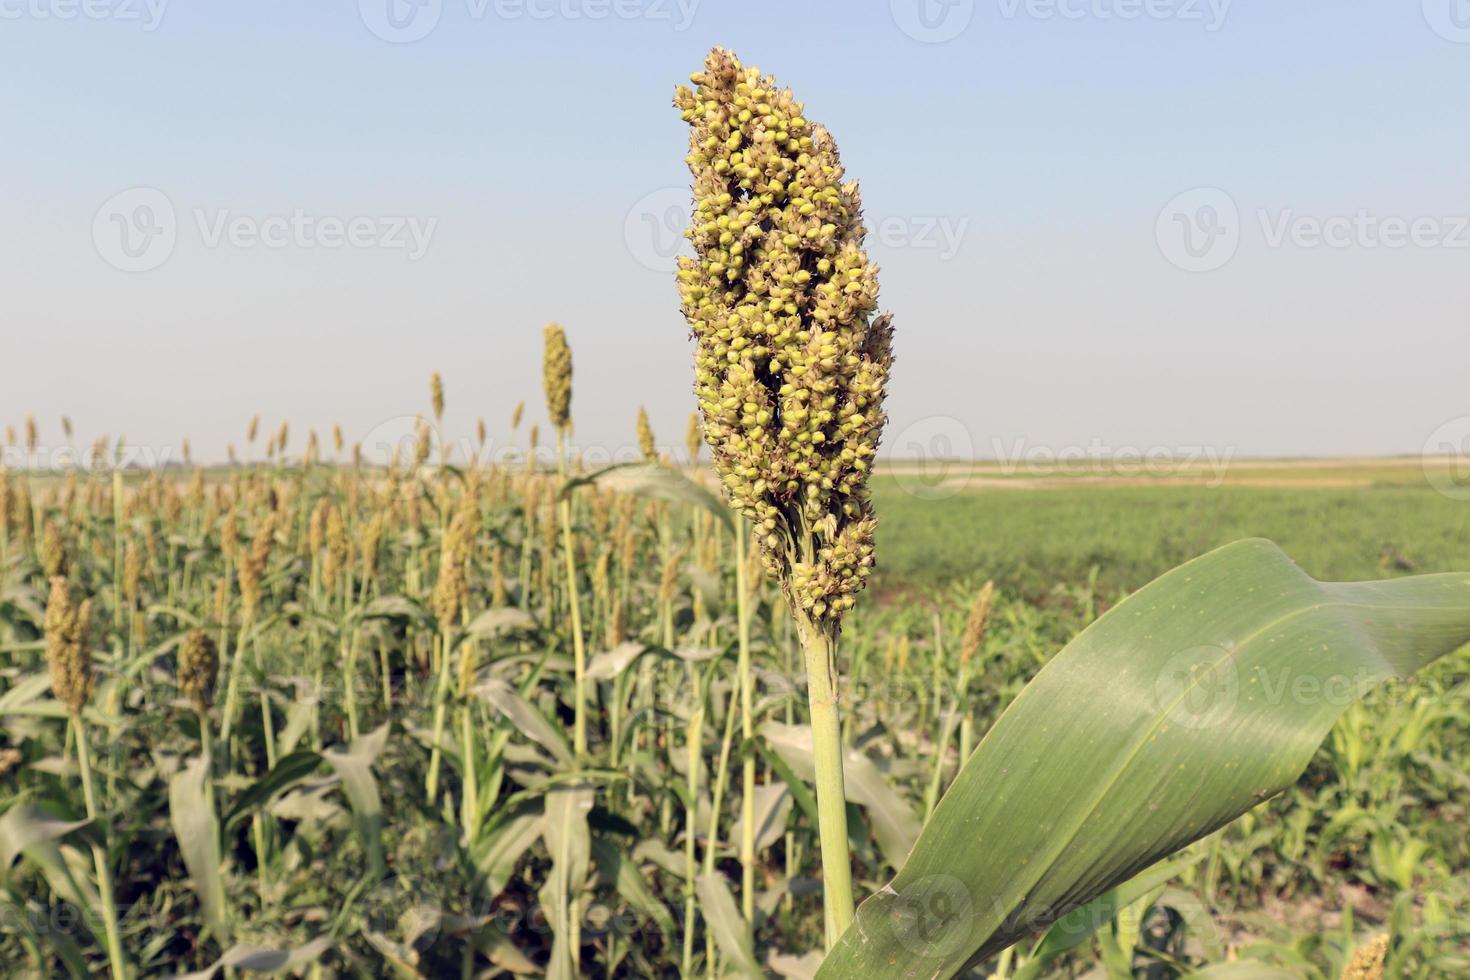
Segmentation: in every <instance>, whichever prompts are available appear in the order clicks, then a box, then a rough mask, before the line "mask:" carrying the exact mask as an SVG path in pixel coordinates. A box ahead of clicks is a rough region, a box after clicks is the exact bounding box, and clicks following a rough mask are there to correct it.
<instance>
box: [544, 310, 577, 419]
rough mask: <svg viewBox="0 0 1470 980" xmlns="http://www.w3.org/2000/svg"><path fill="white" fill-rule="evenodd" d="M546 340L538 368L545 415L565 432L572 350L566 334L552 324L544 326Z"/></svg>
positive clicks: (570, 395)
mask: <svg viewBox="0 0 1470 980" xmlns="http://www.w3.org/2000/svg"><path fill="white" fill-rule="evenodd" d="M545 337H546V348H545V354H544V356H543V357H542V362H541V367H542V384H543V386H544V387H545V388H546V411H547V412H548V413H549V414H550V415H551V424H552V425H554V426H556V427H557V429H560V430H564V429H566V427H567V426H568V425H569V424H570V423H571V421H572V348H571V347H570V346H568V345H567V335H566V332H565V331H564V330H562V328H561V327H559V326H557V325H556V324H555V323H548V324H547V325H546V330H545Z"/></svg>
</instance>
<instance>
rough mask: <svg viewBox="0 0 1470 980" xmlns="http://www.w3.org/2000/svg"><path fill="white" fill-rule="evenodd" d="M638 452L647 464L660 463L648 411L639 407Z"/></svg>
mask: <svg viewBox="0 0 1470 980" xmlns="http://www.w3.org/2000/svg"><path fill="white" fill-rule="evenodd" d="M638 451H639V452H640V453H642V454H643V461H644V462H646V463H656V462H658V447H657V446H656V445H655V444H654V440H653V425H652V423H650V422H649V421H648V409H646V408H644V407H643V406H642V405H639V406H638Z"/></svg>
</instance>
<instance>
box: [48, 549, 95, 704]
mask: <svg viewBox="0 0 1470 980" xmlns="http://www.w3.org/2000/svg"><path fill="white" fill-rule="evenodd" d="M91 626H92V601H91V600H90V599H87V600H84V601H83V602H82V604H81V605H80V606H78V605H76V604H75V603H73V602H72V596H71V587H70V585H69V584H68V583H67V580H66V579H65V578H63V577H62V576H60V575H57V576H55V577H53V578H52V579H51V597H50V599H49V600H48V601H47V603H46V664H47V666H48V667H49V668H50V670H51V691H52V693H53V694H55V695H56V700H58V701H60V702H61V703H62V704H64V705H66V707H67V710H68V711H70V712H71V713H72V714H74V715H77V714H81V712H82V708H83V707H84V706H85V705H86V703H87V700H88V699H89V698H91V696H92V688H93V685H94V683H95V678H94V677H93V675H92V658H91V656H90V654H88V652H87V634H88V633H89V632H90V631H91Z"/></svg>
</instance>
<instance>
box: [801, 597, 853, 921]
mask: <svg viewBox="0 0 1470 980" xmlns="http://www.w3.org/2000/svg"><path fill="white" fill-rule="evenodd" d="M797 627H798V629H797V632H798V633H799V634H800V638H801V650H802V654H803V656H804V657H805V659H806V681H807V705H808V707H809V708H810V710H811V720H812V756H813V762H814V764H815V768H816V777H817V834H818V837H819V838H820V840H821V845H822V895H823V901H824V905H825V907H826V913H827V914H826V923H827V948H828V949H831V948H832V947H833V946H835V945H836V944H837V939H838V937H839V936H841V935H842V933H843V932H845V931H846V930H847V927H848V926H849V925H851V923H852V917H853V900H852V862H851V859H850V858H849V856H848V850H847V797H846V793H845V791H844V787H843V782H842V730H841V725H840V722H839V720H838V716H837V636H836V634H835V631H833V632H827V631H826V630H825V629H823V628H822V627H820V626H818V625H816V624H813V623H811V622H809V621H807V620H806V619H805V618H804V617H803V618H800V619H798V621H797Z"/></svg>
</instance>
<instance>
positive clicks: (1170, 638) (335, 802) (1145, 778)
mask: <svg viewBox="0 0 1470 980" xmlns="http://www.w3.org/2000/svg"><path fill="white" fill-rule="evenodd" d="M690 84H691V85H692V86H693V87H692V88H690V87H686V86H681V87H679V88H678V89H677V94H676V96H675V100H674V103H675V107H676V108H677V109H678V111H679V116H680V118H681V119H682V120H683V121H684V122H686V123H688V124H689V127H690V132H689V155H688V157H687V158H686V160H687V162H688V164H689V167H690V171H691V177H692V195H691V197H692V204H693V212H692V220H691V225H690V228H689V231H688V237H689V239H690V242H691V245H692V251H693V255H692V256H691V255H685V256H682V257H681V258H680V260H679V266H678V273H677V285H678V291H679V297H680V301H681V308H682V311H683V313H684V316H685V318H686V320H687V321H688V325H689V332H690V334H691V335H692V338H693V341H694V344H693V347H694V358H693V360H694V372H693V374H694V384H693V388H694V394H695V403H696V406H697V411H696V413H695V414H694V415H692V416H691V418H690V424H689V429H688V432H687V437H686V440H685V443H684V445H683V446H682V447H680V448H679V449H677V450H675V449H670V448H669V446H668V444H667V443H660V442H659V440H658V439H657V438H656V436H655V434H654V432H653V431H652V429H651V427H650V425H649V421H648V417H647V415H646V414H645V413H642V412H640V413H639V416H638V418H637V420H636V421H634V420H631V419H630V420H629V429H630V431H632V432H636V436H637V441H638V444H639V447H640V454H641V458H640V459H639V460H638V461H637V462H630V463H621V464H617V465H613V466H610V467H601V468H594V467H592V466H589V465H588V464H587V463H586V461H585V460H584V459H583V458H582V457H581V456H580V455H579V453H578V452H577V451H576V449H575V448H574V446H573V443H572V436H573V434H574V429H573V410H572V408H573V379H574V372H573V364H574V356H573V344H572V340H571V338H569V335H568V333H567V332H566V331H564V330H563V329H562V328H561V327H560V326H558V325H556V324H549V325H547V326H546V327H545V329H544V334H543V338H544V356H543V362H542V365H541V367H542V370H543V385H542V386H543V389H544V395H545V414H544V416H543V415H542V413H541V409H540V407H539V406H537V407H535V408H532V409H530V410H529V411H527V410H526V408H525V406H524V404H522V405H521V406H517V407H516V408H515V409H514V410H513V411H511V412H509V413H508V415H509V418H508V420H507V421H502V422H498V423H486V422H484V421H482V422H481V423H480V424H479V426H478V430H477V431H476V432H474V433H473V434H468V435H467V434H463V433H446V432H444V431H442V429H443V419H444V407H445V398H446V392H445V388H444V384H443V380H442V378H441V377H440V376H439V375H438V374H435V375H434V376H433V377H432V378H431V379H430V380H429V384H428V386H427V391H426V392H425V395H426V397H425V398H424V405H423V413H424V414H423V418H422V419H421V420H420V421H419V422H418V424H417V426H416V428H415V430H414V432H413V434H412V436H410V437H409V438H407V439H406V440H404V442H403V443H402V444H400V445H395V446H394V447H393V449H394V452H393V453H392V456H391V460H389V461H387V462H386V464H385V465H378V464H376V463H374V462H372V461H369V460H368V459H367V458H366V457H365V455H364V453H363V452H362V448H363V447H362V446H361V445H358V444H353V443H351V441H350V440H348V439H346V438H344V435H343V433H342V430H341V429H340V428H336V429H334V430H333V431H332V432H331V433H330V434H329V438H323V437H322V436H319V435H318V433H316V432H307V433H305V434H304V437H303V434H301V433H299V432H294V431H293V430H292V428H291V427H290V425H289V424H288V423H286V422H279V423H276V422H272V424H271V425H270V426H268V427H264V428H263V427H262V423H261V420H260V419H259V418H258V417H257V418H256V419H254V420H251V421H250V422H249V423H248V426H246V427H244V431H243V432H242V436H243V440H242V441H241V443H239V445H241V447H242V448H241V450H240V451H239V452H236V451H235V450H233V449H232V450H231V451H230V459H231V463H230V465H229V466H216V467H213V468H211V469H208V470H206V469H204V468H201V467H195V466H194V465H193V464H192V463H189V462H188V458H189V451H188V449H187V447H185V448H184V451H183V457H184V459H185V461H186V462H185V464H184V465H183V466H170V467H164V468H158V469H152V470H148V471H139V470H134V469H131V468H127V467H123V466H120V465H118V464H117V461H118V460H120V459H122V458H124V456H123V454H122V452H121V450H122V448H123V446H122V445H121V444H120V441H119V442H112V443H109V440H107V439H105V438H104V439H101V440H99V441H98V442H97V443H96V444H94V445H93V446H92V448H91V451H90V453H88V454H87V465H85V466H81V467H71V468H69V469H66V470H65V471H64V472H53V471H51V470H49V469H46V468H40V467H34V466H32V465H31V462H32V459H33V457H34V455H35V453H34V450H35V448H36V446H37V444H38V441H39V438H40V435H39V428H40V423H38V422H37V421H36V420H35V419H34V418H27V419H25V421H24V427H23V428H24V435H23V441H22V436H21V433H20V432H19V431H17V430H12V433H11V434H10V435H9V437H8V440H7V441H8V442H9V443H11V444H12V446H15V447H16V448H17V449H19V448H20V447H24V451H22V452H19V454H18V455H19V457H20V458H21V459H22V460H23V462H24V463H25V465H23V466H19V467H16V468H14V469H13V471H5V472H0V718H3V719H4V721H3V725H4V728H3V741H0V968H3V969H4V971H5V972H6V973H7V974H9V975H16V976H46V977H49V976H73V977H91V976H111V977H112V978H113V980H127V978H131V977H135V976H147V977H153V976H180V975H182V976H189V977H205V978H207V977H213V976H216V975H219V974H224V975H226V976H236V975H243V974H247V973H271V972H290V973H295V974H297V975H307V976H314V977H385V976H428V977H453V976H459V977H462V978H478V977H493V976H503V975H544V976H547V977H551V978H554V980H566V978H572V977H727V976H737V977H746V978H754V977H763V976H771V975H776V976H784V977H793V978H799V977H816V978H817V980H832V978H836V980H879V978H882V980H887V978H894V977H897V978H915V980H917V978H920V977H924V978H940V977H955V976H968V977H996V978H999V980H1033V978H1039V977H1082V976H1087V977H1100V978H1101V977H1106V978H1135V977H1146V978H1160V980H1163V978H1179V977H1187V978H1201V980H1213V978H1245V980H1255V978H1282V977H1284V978H1322V980H1336V978H1339V977H1341V978H1347V980H1379V978H1382V977H1416V978H1417V977H1424V978H1430V977H1460V976H1466V975H1470V840H1467V836H1466V833H1465V826H1466V821H1467V802H1466V800H1467V790H1470V776H1467V767H1470V716H1467V714H1466V711H1465V694H1466V692H1467V690H1470V682H1467V680H1466V676H1467V674H1466V671H1467V668H1470V654H1467V652H1466V650H1465V649H1464V645H1465V644H1466V642H1467V641H1470V575H1467V574H1466V573H1464V572H1458V573H1457V572H1455V571H1454V569H1455V568H1456V567H1459V568H1463V567H1465V564H1466V562H1465V559H1466V557H1467V554H1470V523H1467V518H1466V511H1465V510H1464V509H1463V505H1462V504H1458V503H1456V502H1455V501H1453V500H1451V499H1450V497H1449V496H1448V495H1441V494H1438V493H1435V492H1434V491H1433V490H1430V489H1426V488H1424V486H1423V485H1422V483H1421V482H1419V481H1416V480H1415V479H1413V478H1412V477H1411V476H1406V475H1405V473H1406V472H1411V471H1408V470H1406V468H1405V467H1404V466H1403V465H1402V464H1401V463H1399V462H1395V461H1383V462H1380V463H1374V464H1355V465H1348V464H1333V465H1328V464H1326V463H1322V464H1313V465H1299V466H1296V467H1282V466H1280V465H1277V464H1271V463H1265V462H1260V463H1253V464H1242V466H1241V467H1240V468H1239V469H1238V470H1235V471H1232V472H1230V473H1227V474H1225V475H1224V477H1223V478H1222V479H1220V480H1218V481H1216V482H1215V483H1209V482H1203V483H1202V480H1201V479H1200V475H1199V474H1197V473H1195V474H1191V473H1182V474H1180V475H1179V477H1178V478H1177V479H1172V480H1142V481H1139V480H1127V479H1120V480H1116V481H1111V480H1108V479H1105V478H1104V479H1098V478H1073V477H1068V476H1065V475H1063V476H1059V477H1056V478H1054V479H1047V478H1034V479H1033V478H1032V477H1030V476H1028V477H1024V478H1019V479H1018V478H1015V477H1013V476H1008V475H1006V474H995V473H993V472H991V471H990V470H989V469H987V468H984V467H976V468H971V467H970V465H969V464H968V463H965V464H960V465H958V466H956V465H955V464H954V462H953V461H945V460H942V459H919V460H911V461H904V460H896V461H894V465H893V466H892V467H891V469H889V470H883V469H882V468H878V471H877V472H876V473H875V467H876V465H877V458H878V446H879V442H880V437H881V433H882V430H883V426H884V423H885V422H886V414H885V411H884V399H885V396H886V394H887V383H888V377H889V371H890V368H891V367H892V364H893V349H894V344H895V343H896V340H895V338H896V337H897V336H898V333H897V331H898V330H899V329H900V328H898V327H895V323H894V320H893V319H892V318H890V316H889V315H888V314H880V313H879V312H878V286H877V268H876V267H875V266H874V265H873V264H872V263H870V262H869V261H868V258H867V255H866V253H865V252H864V251H863V241H864V235H865V228H864V226H863V223H862V217H861V203H860V198H859V194H858V189H857V185H856V184H855V183H852V182H850V181H847V180H846V179H845V175H844V171H843V168H842V165H841V162H840V160H839V157H838V153H837V147H836V144H835V142H834V140H833V138H832V136H831V134H830V133H828V132H827V131H826V130H825V129H824V128H822V127H821V126H819V125H817V124H814V123H812V122H810V121H808V120H807V118H806V117H805V114H804V113H805V109H804V107H803V105H802V104H801V103H800V102H797V101H795V98H794V96H793V95H792V93H791V92H790V91H788V90H784V89H780V88H779V87H778V86H777V84H776V83H775V81H774V79H772V78H770V77H769V76H765V75H762V74H761V73H760V72H759V71H758V70H757V69H755V68H753V67H747V66H745V65H743V64H742V63H741V62H740V61H739V60H738V59H737V58H736V57H735V56H734V54H733V53H731V52H729V51H726V50H724V49H720V48H716V49H714V50H713V51H712V52H711V53H710V54H709V57H708V59H707V61H706V62H705V66H704V69H703V71H700V72H696V73H694V74H693V75H692V76H691V79H690ZM531 367H532V366H531V365H527V369H528V370H530V369H531ZM583 370H585V367H584V368H583ZM456 397H466V398H470V399H472V400H473V399H475V398H476V397H478V396H477V395H476V394H475V393H464V394H459V393H457V394H456ZM594 408H595V406H594ZM504 410H505V407H500V408H499V409H497V408H496V407H495V406H487V407H486V412H487V413H488V414H491V415H493V414H494V412H495V411H501V412H504ZM500 417H501V418H505V415H502V416H500ZM542 426H545V427H546V428H545V429H544V430H543V429H542ZM61 430H62V434H63V439H66V440H70V439H71V437H72V427H71V424H70V422H69V421H63V422H62V424H61ZM542 431H545V432H547V433H548V434H549V435H551V436H553V437H554V438H553V439H548V440H547V442H546V444H543V443H542V439H541V437H540V436H541V432H542ZM492 437H493V438H492ZM49 438H52V436H51V435H49V434H48V439H49ZM492 445H493V446H495V447H498V450H499V451H496V452H493V453H491V452H488V451H487V450H488V449H489V448H490V447H491V446H492ZM506 446H514V447H516V449H517V450H518V451H517V452H516V453H511V454H507V453H506V452H504V451H503V450H504V449H505V447H506ZM451 447H454V448H453V450H451ZM11 455H12V456H15V455H17V454H16V453H12V454H11ZM701 457H704V458H705V459H706V460H707V461H708V462H709V463H710V464H711V465H709V466H708V467H705V466H703V465H701V463H700V460H701ZM936 466H937V467H938V468H939V471H940V472H938V473H937V474H936V473H935V471H934V468H935V467H936ZM913 467H918V468H919V469H918V472H916V471H915V470H914V469H913ZM1073 479H1076V482H1069V481H1071V480H1073ZM1007 481H1011V482H1009V483H1008V482H1007ZM1216 484H1218V485H1216ZM1262 535H1270V536H1272V537H1274V538H1275V539H1277V540H1278V541H1279V542H1280V543H1281V545H1282V546H1284V547H1285V549H1286V550H1285V551H1283V550H1282V548H1279V547H1278V546H1277V545H1275V544H1272V543H1271V542H1270V541H1267V540H1263V539H1262V537H1261V536H1262ZM1242 539H1247V540H1242ZM1287 552H1289V553H1291V554H1292V555H1293V556H1295V558H1296V561H1295V562H1294V561H1293V560H1292V559H1290V558H1288V557H1287ZM880 556H881V560H880ZM1298 562H1299V564H1298ZM1175 566H1178V567H1175ZM1171 569H1172V570H1171ZM1371 580H1376V581H1371ZM860 600H861V601H860Z"/></svg>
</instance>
